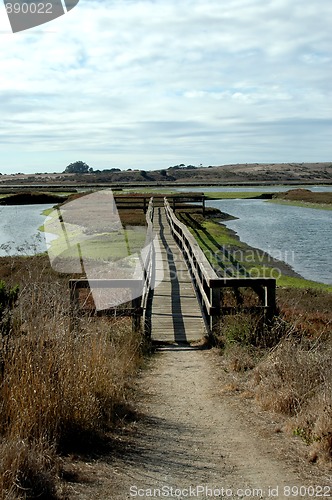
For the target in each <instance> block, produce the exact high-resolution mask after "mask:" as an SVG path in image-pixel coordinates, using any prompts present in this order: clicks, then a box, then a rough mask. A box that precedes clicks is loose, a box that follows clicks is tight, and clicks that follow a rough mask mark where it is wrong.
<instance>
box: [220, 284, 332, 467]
mask: <svg viewBox="0 0 332 500" xmlns="http://www.w3.org/2000/svg"><path fill="white" fill-rule="evenodd" d="M278 305H279V309H280V315H279V316H278V317H276V318H275V321H274V324H273V325H272V327H271V328H268V329H265V331H264V329H263V330H262V323H261V322H260V321H259V319H257V318H255V315H250V314H246V313H238V314H235V315H233V316H225V318H224V319H223V321H222V324H221V331H220V334H219V335H218V337H217V342H218V344H219V346H220V347H221V348H222V352H223V354H224V361H225V365H226V367H227V369H228V370H231V371H233V372H237V373H238V374H239V375H238V376H237V377H238V382H237V385H236V386H237V387H239V385H240V386H241V384H242V387H243V389H244V390H245V391H248V389H249V394H250V395H253V396H254V397H255V399H256V400H257V402H258V403H259V404H260V405H261V406H262V407H263V408H264V409H266V410H269V411H272V412H275V413H280V414H283V415H284V416H286V419H287V428H288V429H289V430H291V432H292V434H293V435H295V436H298V437H299V438H300V439H302V440H303V441H304V442H305V443H306V444H307V446H308V448H307V449H308V458H309V459H310V460H312V461H317V460H322V461H325V462H326V461H328V462H330V461H332V363H331V359H332V329H331V325H332V321H331V320H332V317H331V305H332V295H331V294H329V293H324V292H318V291H313V290H302V291H301V290H288V289H285V290H280V291H279V304H278ZM243 372H246V375H245V376H243V377H242V375H241V373H243ZM239 377H240V379H239ZM241 377H242V379H241Z"/></svg>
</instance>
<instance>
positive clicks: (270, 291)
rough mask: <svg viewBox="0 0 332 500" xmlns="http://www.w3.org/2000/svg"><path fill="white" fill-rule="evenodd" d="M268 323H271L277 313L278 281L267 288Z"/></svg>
mask: <svg viewBox="0 0 332 500" xmlns="http://www.w3.org/2000/svg"><path fill="white" fill-rule="evenodd" d="M266 306H267V318H266V319H267V321H268V322H271V321H272V319H273V316H274V315H275V313H276V280H274V281H273V282H271V283H269V284H268V285H267V287H266Z"/></svg>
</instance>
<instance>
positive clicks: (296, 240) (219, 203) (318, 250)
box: [0, 186, 332, 284]
mask: <svg viewBox="0 0 332 500" xmlns="http://www.w3.org/2000/svg"><path fill="white" fill-rule="evenodd" d="M289 188H291V186H272V187H268V186H264V187H261V186H259V187H257V186H256V187H254V186H253V187H246V188H244V187H233V188H228V187H225V188H215V187H213V188H211V191H220V190H224V191H231V190H237V191H259V190H260V191H262V190H264V191H265V190H266V191H268V192H269V191H271V192H272V191H275V190H287V189H289ZM203 189H204V191H206V190H207V188H203ZM203 189H202V188H196V189H195V190H196V191H202V190H203ZM310 189H311V190H319V191H330V190H331V186H330V187H325V186H317V187H316V188H314V187H312V186H310ZM182 190H184V189H182ZM193 190H194V189H188V191H193ZM207 205H208V206H211V207H216V208H219V209H220V210H221V211H223V212H227V213H229V214H232V215H234V216H235V217H238V219H237V220H232V221H227V222H226V225H227V226H228V227H229V228H231V229H233V230H234V231H236V232H237V234H238V235H239V237H240V239H241V240H242V241H244V242H246V243H248V244H249V245H251V246H253V247H256V248H260V249H262V250H264V251H266V252H268V253H270V254H271V255H273V256H274V257H276V258H279V259H281V260H284V261H285V262H287V263H288V264H290V265H291V266H292V267H293V269H294V270H295V271H297V272H298V273H299V274H301V275H302V276H303V277H305V278H307V279H312V280H314V281H320V282H322V283H327V284H332V256H331V248H332V231H331V225H332V224H331V223H332V211H327V210H316V209H315V210H314V209H310V208H300V207H293V206H288V205H278V204H274V203H269V202H266V201H263V200H239V199H235V200H215V201H209V202H207ZM50 207H51V205H23V206H22V205H21V206H0V255H7V254H10V255H13V254H22V255H32V254H33V253H35V252H41V251H45V250H46V243H45V238H44V235H43V233H40V232H39V231H38V228H39V227H40V226H41V225H42V224H43V222H44V220H45V216H44V215H42V212H43V210H45V209H47V208H50ZM1 247H2V248H1ZM5 247H7V251H6V249H5Z"/></svg>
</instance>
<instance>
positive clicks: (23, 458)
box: [0, 258, 141, 499]
mask: <svg viewBox="0 0 332 500" xmlns="http://www.w3.org/2000/svg"><path fill="white" fill-rule="evenodd" d="M36 262H38V259H37V258H35V259H31V260H29V259H25V265H26V266H27V267H28V269H26V270H25V272H24V273H23V272H22V266H23V264H22V262H21V263H20V265H21V275H25V276H30V279H29V280H24V282H21V294H20V299H19V305H18V307H17V309H16V311H15V313H14V318H13V328H12V331H11V334H10V336H9V337H7V338H5V337H3V338H2V352H1V355H2V373H1V375H0V377H1V386H0V434H1V443H0V455H1V457H2V458H1V459H0V477H1V480H0V498H6V499H9V498H12V499H14V498H37V497H38V498H45V499H46V498H47V499H52V498H62V496H61V495H62V493H61V488H60V481H59V470H60V469H59V467H60V465H59V464H60V462H59V458H58V457H59V454H61V453H62V452H64V451H66V452H68V451H70V450H73V449H75V448H79V447H80V446H81V444H82V442H84V444H85V445H86V444H89V441H90V442H91V443H92V441H93V439H94V437H95V436H96V435H98V434H99V435H102V433H104V432H107V431H109V430H110V429H111V428H112V425H114V422H115V420H116V418H117V409H118V408H120V407H122V408H124V407H125V406H126V405H127V398H128V390H129V382H130V380H131V377H132V376H133V374H134V373H135V371H136V370H137V367H138V364H139V362H140V359H141V358H140V356H141V339H140V337H139V336H136V335H134V334H132V332H131V323H130V321H128V320H127V319H123V320H117V321H115V320H113V321H112V320H110V319H98V320H96V319H95V320H94V319H92V318H90V319H85V320H83V321H81V322H80V330H77V331H74V332H72V333H69V328H68V326H69V325H68V324H69V318H68V315H67V311H68V307H67V306H68V296H67V290H66V289H64V283H63V281H61V280H59V281H56V280H54V281H53V280H52V281H50V279H49V278H50V271H49V270H48V269H46V267H45V268H44V269H43V268H40V267H39V268H38V267H37V268H35V267H34V266H32V267H31V265H32V263H36ZM65 290H66V291H65Z"/></svg>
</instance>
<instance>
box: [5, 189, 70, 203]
mask: <svg viewBox="0 0 332 500" xmlns="http://www.w3.org/2000/svg"><path fill="white" fill-rule="evenodd" d="M66 199H67V198H66V197H64V196H59V195H55V194H51V193H38V192H37V193H35V192H26V193H16V194H12V195H9V196H6V198H2V199H1V200H0V205H38V204H47V203H50V204H51V203H53V204H56V203H63V202H64V201H65V200H66Z"/></svg>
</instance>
